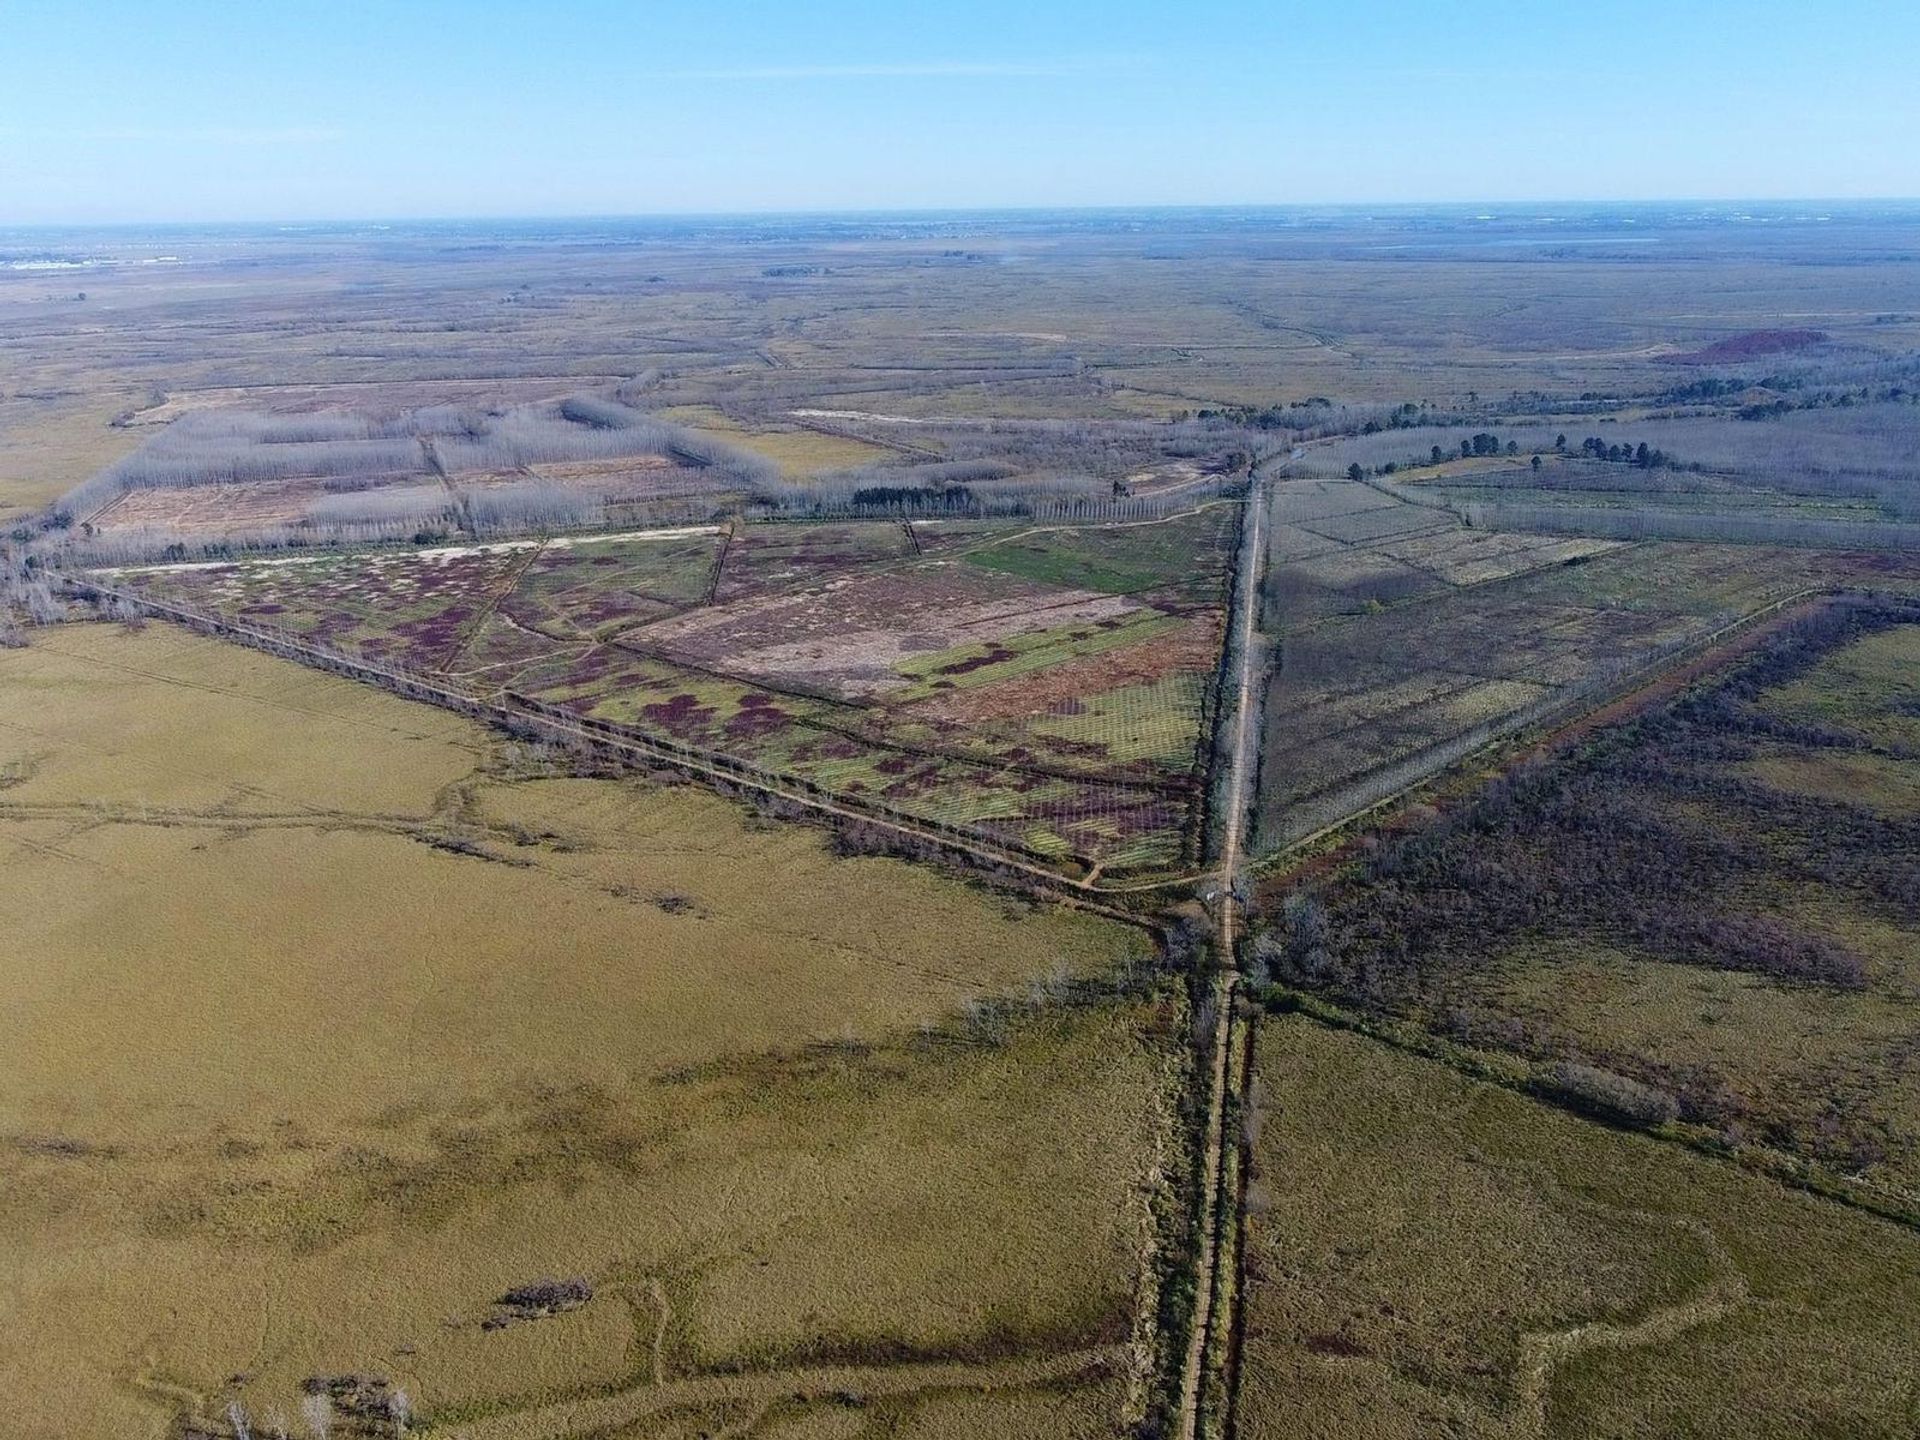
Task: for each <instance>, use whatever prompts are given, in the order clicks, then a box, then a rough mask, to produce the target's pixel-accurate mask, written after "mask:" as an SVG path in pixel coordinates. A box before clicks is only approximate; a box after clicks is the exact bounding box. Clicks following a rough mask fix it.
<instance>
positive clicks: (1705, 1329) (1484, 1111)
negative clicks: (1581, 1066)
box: [1238, 1017, 1920, 1440]
mask: <svg viewBox="0 0 1920 1440" xmlns="http://www.w3.org/2000/svg"><path fill="white" fill-rule="evenodd" d="M1256 1069H1257V1073H1258V1075H1259V1080H1260V1088H1259V1091H1258V1092H1257V1093H1260V1094H1263V1095H1264V1096H1265V1097H1266V1104H1265V1105H1264V1106H1263V1107H1262V1118H1263V1122H1264V1123H1262V1124H1258V1125H1256V1127H1255V1130H1254V1133H1255V1134H1256V1135H1257V1136H1258V1138H1257V1139H1256V1141H1255V1145H1254V1154H1255V1175H1254V1179H1253V1183H1252V1188H1251V1189H1250V1191H1249V1197H1248V1205H1249V1209H1250V1210H1251V1212H1252V1215H1251V1218H1250V1220H1249V1222H1248V1227H1247V1242H1246V1243H1247V1247H1248V1255H1247V1264H1248V1274H1249V1280H1250V1285H1249V1291H1248V1300H1247V1314H1246V1345H1245V1352H1244V1359H1243V1368H1242V1384H1241V1391H1240V1395H1239V1400H1238V1419H1239V1428H1240V1433H1241V1434H1242V1435H1244V1436H1246V1437H1248V1440H1268V1437H1276V1440H1277V1437H1296V1436H1316V1437H1317V1436H1328V1437H1332V1436H1341V1437H1351V1440H1397V1437H1407V1440H1411V1437H1415V1436H1430V1435H1441V1434H1444V1435H1455V1436H1463V1437H1475V1440H1479V1437H1486V1440H1494V1437H1510V1436H1527V1437H1554V1440H1559V1437H1569V1440H1571V1437H1599V1436H1619V1435H1689V1436H1702V1437H1719V1436H1728V1437H1733V1436H1738V1437H1742V1440H1764V1437H1774V1436H1778V1437H1781V1440H1787V1437H1795V1440H1798V1437H1802V1436H1808V1435H1833V1436H1840V1435H1845V1436H1849V1437H1858V1440H1867V1437H1887V1440H1893V1437H1899V1436H1909V1435H1912V1434H1913V1433H1914V1431H1915V1427H1916V1425H1920V1376H1917V1375H1916V1371H1915V1369H1914V1364H1913V1347H1912V1337H1913V1333H1914V1327H1915V1326H1916V1324H1920V1284H1917V1283H1916V1282H1915V1279H1914V1277H1915V1275H1916V1274H1920V1240H1916V1238H1915V1236H1914V1235H1913V1233H1912V1231H1911V1230H1909V1229H1907V1228H1905V1227H1903V1226H1900V1225H1897V1224H1893V1223H1890V1222H1888V1221H1884V1220H1880V1219H1876V1218H1874V1217H1872V1216H1868V1215H1865V1214H1862V1213H1860V1212H1857V1211H1852V1210H1848V1209H1845V1208H1843V1207H1841V1206H1838V1205H1835V1204H1833V1203H1832V1202H1830V1201H1825V1200H1820V1199H1816V1198H1813V1197H1811V1196H1808V1195H1804V1194H1798V1193H1795V1192H1792V1191H1788V1190H1786V1189H1783V1188H1782V1187H1780V1186H1779V1185H1777V1184H1776V1183H1775V1182H1773V1181H1772V1180H1770V1179H1765V1178H1762V1177H1760V1176H1757V1175H1750V1174H1746V1173H1743V1172H1742V1171H1740V1170H1739V1169H1738V1168H1736V1167H1734V1166H1731V1165H1727V1164H1724V1163H1721V1162H1718V1161H1713V1160H1708V1159H1705V1158H1703V1157H1700V1156H1697V1155H1693V1154H1691V1153H1688V1152H1686V1151H1683V1150H1680V1149H1679V1148H1677V1147H1674V1146H1671V1145H1665V1144H1661V1143H1660V1142H1657V1141H1654V1140H1649V1139H1646V1138H1643V1137H1639V1136H1633V1135H1627V1134H1622V1133H1619V1132H1617V1131H1612V1130H1608V1129H1606V1128H1603V1127H1601V1126H1597V1125H1594V1124H1591V1123H1590V1122H1587V1121H1584V1120H1581V1119H1577V1118H1574V1117H1572V1116H1570V1115H1567V1114H1565V1113H1562V1112H1560V1111H1556V1110H1551V1109H1548V1108H1546V1107H1544V1106H1541V1105H1539V1104H1537V1103H1535V1102H1533V1101H1531V1100H1528V1099H1525V1098H1523V1097H1521V1096H1519V1095H1516V1094H1514V1093H1512V1092H1510V1091H1507V1090H1503V1089H1500V1088H1498V1087H1496V1086H1493V1085H1490V1084H1487V1083H1485V1082H1481V1081H1475V1080H1470V1079H1467V1078H1464V1077H1463V1076H1461V1075H1459V1074H1457V1073H1455V1072H1454V1071H1452V1070H1450V1069H1448V1068H1447V1067H1445V1066H1444V1065H1441V1064H1439V1063H1437V1062H1435V1061H1430V1060H1425V1059H1419V1058H1415V1057H1412V1056H1409V1055H1406V1054H1403V1053H1400V1052H1397V1051H1395V1050H1392V1049H1390V1048H1388V1047H1386V1046H1384V1045H1381V1044H1378V1043H1376V1042H1374V1041H1372V1040H1368V1039H1364V1038H1362V1037H1360V1036H1356V1035H1352V1034H1348V1033H1344V1032H1341V1031H1335V1030H1328V1029H1324V1028H1322V1027H1320V1026H1319V1025H1317V1024H1315V1023H1314V1022H1312V1021H1309V1020H1306V1019H1304V1018H1300V1017H1282V1018H1279V1019H1276V1020H1272V1021H1267V1022H1263V1024H1262V1029H1261V1038H1260V1044H1259V1049H1258V1051H1257V1060H1256Z"/></svg>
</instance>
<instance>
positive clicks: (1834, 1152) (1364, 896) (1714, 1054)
mask: <svg viewBox="0 0 1920 1440" xmlns="http://www.w3.org/2000/svg"><path fill="white" fill-rule="evenodd" d="M1914 615H1915V611H1914V610H1913V609H1912V607H1911V606H1910V605H1905V604H1903V603H1901V602H1891V603H1865V602H1849V601H1839V602H1835V603H1833V604H1830V605H1828V606H1826V607H1824V608H1823V609H1821V610H1819V611H1817V612H1815V613H1813V614H1812V615H1810V616H1809V617H1807V618H1805V619H1803V620H1801V621H1799V622H1797V623H1795V624H1793V625H1789V626H1786V627H1785V628H1783V629H1782V630H1781V631H1780V632H1779V633H1778V634H1776V635H1774V636H1772V637H1770V638H1769V639H1768V640H1766V641H1765V642H1764V643H1763V644H1761V645H1760V646H1759V648H1758V649H1756V650H1755V651H1754V652H1753V653H1752V654H1751V655H1749V656H1747V657H1746V658H1745V659H1743V660H1741V661H1739V662H1738V663H1736V664H1735V665H1734V666H1733V667H1732V668H1731V669H1730V670H1728V671H1726V672H1725V673H1722V674H1720V675H1718V676H1715V677H1713V678H1711V679H1710V680H1708V681H1706V682H1704V683H1703V684H1702V685H1700V686H1699V688H1698V689H1696V690H1694V691H1691V692H1686V693H1682V694H1681V695H1679V696H1678V697H1676V698H1673V699H1671V700H1669V701H1666V702H1664V703H1662V704H1660V705H1658V706H1656V707H1655V708H1654V709H1653V710H1652V711H1650V712H1649V713H1648V714H1647V715H1645V716H1644V717H1642V718H1639V719H1634V720H1628V721H1625V722H1623V723H1620V724H1618V725H1616V726H1614V727H1611V728H1606V729H1602V730H1600V731H1598V732H1596V733H1595V734H1593V735H1592V736H1590V737H1586V738H1583V739H1581V740H1579V741H1577V742H1575V743H1574V744H1573V745H1572V746H1571V747H1570V748H1568V749H1567V750H1565V751H1563V752H1561V753H1559V754H1556V755H1554V756H1552V757H1551V758H1550V759H1543V760H1540V761H1537V762H1536V763H1533V764H1530V765H1526V766H1523V767H1521V768H1519V769H1518V770H1516V771H1515V772H1514V773H1513V774H1512V775H1509V776H1505V777H1499V778H1496V779H1493V780H1492V781H1491V782H1490V783H1487V784H1485V785H1484V786H1481V787H1478V788H1469V787H1468V786H1467V785H1466V784H1464V783H1463V785H1462V786H1461V787H1460V790H1459V793H1457V794H1454V795H1451V796H1448V797H1445V798H1443V799H1442V802H1441V806H1440V809H1439V810H1438V811H1437V812H1436V811H1435V810H1433V809H1431V808H1425V809H1423V810H1421V811H1418V812H1416V813H1414V814H1412V815H1409V816H1408V817H1406V819H1405V820H1404V821H1403V822H1402V823H1401V824H1400V825H1399V826H1397V827H1396V828H1395V830H1394V831H1393V833H1391V834H1389V835H1387V836H1385V837H1382V838H1381V839H1380V841H1379V843H1378V844H1377V845H1376V846H1375V847H1374V848H1373V849H1372V850H1371V851H1361V850H1355V851H1351V852H1348V853H1347V854H1345V855H1342V856H1340V857H1338V858H1337V859H1336V861H1335V862H1334V863H1333V865H1332V867H1331V868H1330V869H1329V871H1328V872H1327V873H1326V874H1325V875H1324V876H1322V877H1321V878H1320V879H1317V880H1305V881H1303V882H1302V884H1301V885H1300V886H1299V887H1298V890H1297V894H1296V898H1295V899H1294V900H1292V901H1291V902H1288V905H1283V906H1281V907H1279V910H1278V913H1279V917H1280V918H1279V921H1278V927H1277V931H1276V939H1275V941H1273V942H1271V943H1270V945H1269V948H1268V950H1267V951H1266V952H1265V953H1266V954H1267V956H1268V958H1269V959H1270V961H1271V962H1272V964H1273V966H1274V967H1275V971H1276V974H1277V976H1278V978H1281V979H1283V980H1287V981H1288V982H1290V983H1294V984H1298V985H1302V986H1305V987H1307V988H1321V987H1324V988H1326V989H1328V990H1330V991H1332V992H1335V993H1337V994H1338V995H1339V996H1340V997H1341V999H1342V1000H1343V1002H1344V1003H1347V1004H1350V1005H1354V1006H1357V1007H1359V1008H1361V1009H1364V1010H1366V1011H1368V1012H1370V1013H1374V1014H1388V1013H1390V1014H1393V1015H1395V1016H1398V1017H1401V1018H1403V1019H1408V1020H1412V1021H1414V1022H1416V1023H1418V1024H1420V1025H1423V1026H1426V1027H1429V1028H1431V1029H1434V1030H1438V1031H1440V1032H1443V1033H1445V1034H1448V1035H1451V1036H1453V1037H1455V1038H1459V1039H1465V1040H1467V1041H1469V1042H1471V1043H1475V1044H1479V1045H1483V1046H1488V1047H1494V1048H1501V1049H1507V1050H1512V1051H1517V1052H1519V1053H1520V1054H1523V1055H1525V1056H1527V1057H1529V1058H1530V1059H1532V1060H1534V1061H1536V1062H1539V1063H1550V1062H1556V1061H1563V1060H1575V1061H1579V1062H1582V1063H1586V1064H1591V1065H1595V1066H1598V1067H1601V1068H1602V1069H1604V1070H1607V1071H1610V1072H1616V1073H1620V1074H1625V1075H1629V1076H1632V1077H1635V1078H1636V1079H1637V1080H1638V1081H1640V1082H1642V1083H1644V1084H1648V1085H1652V1086H1655V1087H1657V1088H1658V1089H1659V1090H1660V1091H1662V1092H1665V1094H1666V1095H1667V1097H1668V1100H1667V1102H1666V1105H1667V1108H1668V1113H1670V1114H1672V1115H1677V1116H1678V1117H1679V1118H1680V1119H1681V1120H1683V1121H1686V1122H1690V1123H1692V1124H1695V1125H1697V1126H1700V1127H1703V1128H1705V1129H1709V1130H1712V1131H1715V1132H1717V1133H1718V1135H1719V1136H1720V1138H1721V1141H1722V1142H1723V1143H1725V1144H1727V1145H1728V1146H1731V1147H1739V1146H1743V1145H1752V1144H1756V1143H1758V1144H1762V1145H1765V1146H1770V1147H1773V1148H1774V1149H1776V1150H1780V1151H1785V1152H1787V1153H1789V1154H1791V1155H1793V1156H1795V1157H1798V1158H1800V1159H1802V1160H1806V1161H1811V1162H1815V1163H1817V1164H1819V1165H1821V1166H1824V1167H1826V1168H1827V1170H1828V1171H1829V1172H1830V1173H1833V1174H1840V1175H1845V1176H1848V1177H1850V1178H1851V1180H1852V1181H1853V1182H1855V1183H1858V1184H1861V1185H1864V1186H1865V1187H1866V1188H1867V1189H1868V1190H1869V1191H1871V1192H1873V1193H1874V1194H1877V1195H1879V1196H1882V1197H1884V1198H1888V1199H1891V1200H1894V1201H1896V1202H1904V1203H1905V1204H1906V1205H1908V1206H1910V1207H1911V1206H1913V1205H1915V1203H1916V1199H1917V1198H1920V1083H1916V1077H1915V1075H1914V1068H1913V1064H1912V1057H1913V1054H1914V1049H1915V1046H1916V1044H1920V971H1917V970H1916V967H1915V961H1914V957H1915V955H1916V953H1920V909H1916V905H1915V896H1914V891H1913V876H1914V874H1915V861H1916V856H1920V834H1917V833H1916V825H1915V819H1914V815H1915V811H1914V809H1913V806H1912V803H1911V802H1912V798H1913V795H1914V790H1915V784H1916V775H1915V768H1916V767H1915V762H1914V755H1915V750H1914V748H1913V745H1912V737H1913V731H1912V728H1911V727H1912V724H1913V722H1912V718H1911V716H1912V712H1913V710H1914V707H1915V705H1916V703H1920V689H1917V688H1916V685H1915V681H1914V674H1915V671H1914V668H1913V660H1914V658H1915V657H1916V656H1917V655H1920V646H1917V641H1916V637H1917V636H1920V624H1916V623H1915V620H1914ZM1289 906H1290V908H1288V907H1289Z"/></svg>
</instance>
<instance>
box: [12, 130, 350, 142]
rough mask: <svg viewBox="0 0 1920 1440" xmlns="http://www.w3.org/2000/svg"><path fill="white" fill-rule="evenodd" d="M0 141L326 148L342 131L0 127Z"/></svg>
mask: <svg viewBox="0 0 1920 1440" xmlns="http://www.w3.org/2000/svg"><path fill="white" fill-rule="evenodd" d="M0 137H11V138H14V139H20V140H70V141H79V142H81V143H82V144H91V145H329V144H332V143H333V142H335V141H337V140H344V139H346V138H347V132H346V131H345V130H337V129H333V128H331V127H328V126H322V125H286V126H277V127H276V126H258V127H256V126H245V125H189V126H164V125H113V126H98V125H82V126H76V127H74V128H71V129H56V128H52V127H48V126H38V127H35V128H32V129H27V128H24V127H17V126H0Z"/></svg>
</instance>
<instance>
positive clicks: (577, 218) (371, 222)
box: [0, 194, 1920, 232]
mask: <svg viewBox="0 0 1920 1440" xmlns="http://www.w3.org/2000/svg"><path fill="white" fill-rule="evenodd" d="M1660 205H1665V206H1701V207H1714V208H1724V207H1727V206H1745V205H1752V206H1781V205H1811V206H1824V207H1831V208H1836V209H1840V208H1859V207H1864V206H1873V205H1889V206H1914V207H1920V194H1912V195H1854V196H1833V195H1775V196H1756V195H1746V196H1739V195H1728V196H1714V195H1660V196H1634V197H1626V198H1612V199H1605V198H1596V197H1591V196H1586V197H1582V196H1561V197H1548V198H1542V199H1514V198H1508V199H1471V200H1440V199H1422V200H1365V199H1361V200H1244V201H1237V200H1209V201H1154V200H1139V201H1103V202H1094V203H1083V204H1073V205H1042V204H1017V203H1016V204H978V205H919V206H886V207H882V206H859V205H848V206H825V207H814V206H790V207H789V206H776V207H767V208H760V209H664V210H605V211H593V210H578V211H552V212H540V211H526V212H520V213H514V212H509V211H495V212H491V213H489V212H485V211H471V212H460V213H447V214H438V215H372V214H369V215H327V216H320V215H308V216H282V217H274V216H267V217H258V216H256V217H249V218H235V217H227V218H220V219H154V218H146V219H117V220H81V219H74V220H7V219H4V218H0V232H7V231H22V230H62V229H66V230H125V229H141V228H156V229H161V228H194V227H200V228H207V227H214V226H229V227H233V228H236V229H281V230H298V229H308V228H317V227H336V226H355V225H360V226H385V227H393V226H403V225H487V224H496V225H497V224H605V223H608V222H630V221H639V220H763V219H835V218H840V219H923V218H936V217H947V216H952V217H972V216H998V215H1120V214H1128V213H1140V212H1156V213H1194V214H1198V213H1222V212H1226V213H1231V212H1234V211H1280V212H1284V211H1293V212H1315V211H1318V212H1342V211H1346V212H1351V211H1373V210H1378V211H1399V212H1415V213H1418V212H1421V211H1440V210H1469V209H1483V210H1484V209H1507V210H1521V209H1532V210H1538V209H1542V208H1546V207H1560V206H1590V207H1594V208H1627V207H1633V206H1660ZM1487 218H1489V219H1501V218H1507V217H1502V216H1499V215H1490V216H1488V217H1487Z"/></svg>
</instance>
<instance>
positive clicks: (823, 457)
mask: <svg viewBox="0 0 1920 1440" xmlns="http://www.w3.org/2000/svg"><path fill="white" fill-rule="evenodd" d="M661 416H662V418H664V419H667V420H672V421H675V422H677V423H679V424H681V425H690V426H692V427H693V428H694V429H696V430H704V431H706V432H707V433H708V434H710V435H718V436H720V437H721V438H722V439H723V440H726V441H729V442H730V443H732V444H735V445H738V446H740V447H741V448H742V449H743V450H750V451H752V452H753V453H754V454H756V455H764V456H765V457H766V458H767V459H769V460H771V461H773V463H774V464H776V465H778V466H779V467H780V470H781V473H782V474H784V475H787V476H790V477H792V478H793V479H796V480H804V479H807V478H808V477H809V476H813V475H818V474H821V473H822V472H823V471H827V470H851V469H854V468H856V467H857V466H861V465H871V464H873V463H874V462H875V461H878V460H885V459H887V458H888V457H889V456H891V455H892V454H893V452H892V451H891V450H888V449H886V448H884V447H883V446H879V445H870V444H868V443H867V442H866V441H864V440H854V439H850V438H848V437H847V436H844V435H826V434H822V433H821V432H820V431H818V430H809V429H806V428H805V427H803V426H800V425H788V426H783V427H780V428H776V429H765V430H760V429H750V428H748V427H747V426H744V425H742V424H740V423H739V422H738V421H736V420H732V419H730V418H728V416H727V415H725V414H724V413H723V412H721V411H719V410H716V409H715V408H714V407H713V406H711V405H680V406H670V407H668V408H667V409H665V410H663V411H662V412H661Z"/></svg>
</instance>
